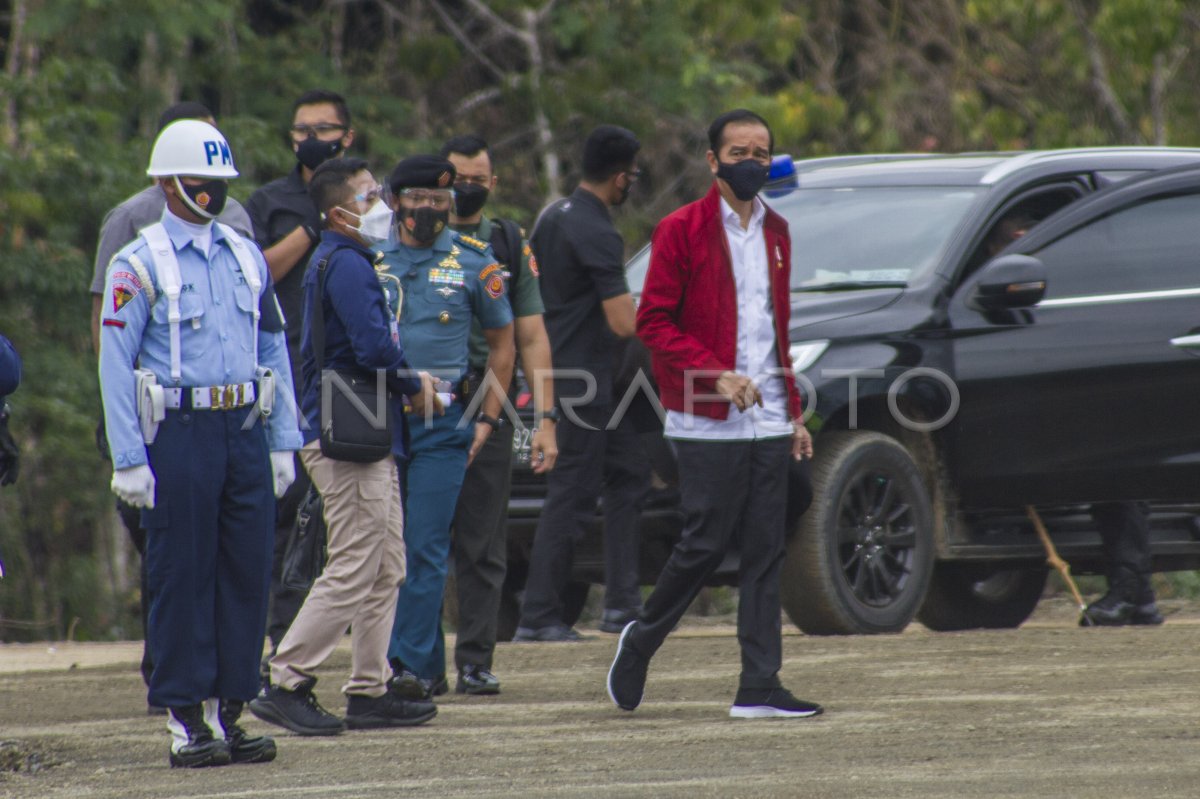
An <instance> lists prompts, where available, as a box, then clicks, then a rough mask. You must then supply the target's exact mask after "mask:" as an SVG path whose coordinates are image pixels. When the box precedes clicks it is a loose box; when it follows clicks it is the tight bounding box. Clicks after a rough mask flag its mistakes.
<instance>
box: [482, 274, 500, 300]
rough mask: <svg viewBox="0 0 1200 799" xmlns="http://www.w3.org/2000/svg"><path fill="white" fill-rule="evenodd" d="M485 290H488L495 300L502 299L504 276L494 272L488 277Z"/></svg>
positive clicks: (484, 286)
mask: <svg viewBox="0 0 1200 799" xmlns="http://www.w3.org/2000/svg"><path fill="white" fill-rule="evenodd" d="M483 290H484V291H486V292H487V295H488V296H489V297H491V298H492V299H493V300H498V299H500V298H501V297H503V296H504V278H503V277H501V276H500V275H499V274H493V275H492V276H491V277H489V278H488V279H487V282H485V283H484V284H483Z"/></svg>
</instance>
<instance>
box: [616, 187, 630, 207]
mask: <svg viewBox="0 0 1200 799" xmlns="http://www.w3.org/2000/svg"><path fill="white" fill-rule="evenodd" d="M632 189H633V184H632V183H629V182H626V183H625V187H624V188H622V189H621V196H620V197H618V198H617V201H616V202H615V203H613V205H614V206H617V205H624V204H625V201H626V200H628V199H629V192H630V190H632Z"/></svg>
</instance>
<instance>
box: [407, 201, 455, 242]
mask: <svg viewBox="0 0 1200 799" xmlns="http://www.w3.org/2000/svg"><path fill="white" fill-rule="evenodd" d="M449 222H450V211H449V210H445V211H438V210H437V209H435V208H428V207H423V208H406V209H404V212H403V216H402V217H401V218H400V224H402V225H404V229H405V230H407V231H408V235H410V236H412V237H413V238H414V239H416V240H417V241H419V242H421V243H422V244H428V243H429V242H431V241H433V240H434V239H436V238H437V237H438V234H439V233H441V232H442V231H443V230H444V229H445V228H446V225H447V224H448V223H449Z"/></svg>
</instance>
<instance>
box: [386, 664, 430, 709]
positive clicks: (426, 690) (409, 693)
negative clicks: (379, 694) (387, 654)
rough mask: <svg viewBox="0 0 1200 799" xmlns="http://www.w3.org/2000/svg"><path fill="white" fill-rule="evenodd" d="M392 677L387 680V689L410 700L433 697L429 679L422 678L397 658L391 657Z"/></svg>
mask: <svg viewBox="0 0 1200 799" xmlns="http://www.w3.org/2000/svg"><path fill="white" fill-rule="evenodd" d="M388 662H389V663H391V665H392V678H391V679H390V680H388V691H389V692H391V693H393V694H395V695H396V696H398V697H400V698H401V699H407V700H409V701H411V702H428V701H429V700H431V699H433V691H432V690H430V689H431V688H432V687H433V686H432V684H431V682H430V681H428V680H422V679H421V678H420V677H418V676H417V674H416V672H414V671H412V670H411V669H409V668H408V667H407V666H405V665H404V662H403V661H402V660H400V659H399V658H391V659H390V660H389V661H388Z"/></svg>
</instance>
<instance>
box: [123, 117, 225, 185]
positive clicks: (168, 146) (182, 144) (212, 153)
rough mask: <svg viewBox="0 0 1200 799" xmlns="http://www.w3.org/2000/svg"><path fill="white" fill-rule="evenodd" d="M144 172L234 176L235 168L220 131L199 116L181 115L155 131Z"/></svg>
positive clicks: (148, 173)
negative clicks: (180, 117)
mask: <svg viewBox="0 0 1200 799" xmlns="http://www.w3.org/2000/svg"><path fill="white" fill-rule="evenodd" d="M146 174H147V175H149V176H150V177H152V178H162V177H170V176H172V175H184V176H187V177H197V178H236V177H237V176H238V171H237V169H235V168H234V166H233V153H231V152H230V151H229V142H227V141H225V137H224V136H222V135H221V131H219V130H217V129H216V128H214V127H213V126H212V125H210V124H208V123H207V122H201V121H200V120H198V119H180V120H177V121H175V122H172V123H171V124H170V125H167V126H166V127H165V128H163V130H162V133H159V134H158V139H157V140H155V142H154V151H153V152H151V153H150V168H149V169H147V170H146Z"/></svg>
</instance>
